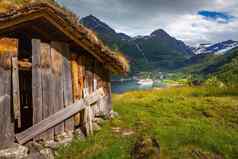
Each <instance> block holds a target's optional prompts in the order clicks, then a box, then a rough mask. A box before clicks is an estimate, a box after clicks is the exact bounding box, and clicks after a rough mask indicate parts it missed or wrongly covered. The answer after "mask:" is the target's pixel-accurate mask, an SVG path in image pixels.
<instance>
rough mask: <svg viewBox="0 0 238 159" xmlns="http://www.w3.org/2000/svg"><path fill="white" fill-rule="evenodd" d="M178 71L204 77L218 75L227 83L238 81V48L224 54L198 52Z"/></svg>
mask: <svg viewBox="0 0 238 159" xmlns="http://www.w3.org/2000/svg"><path fill="white" fill-rule="evenodd" d="M177 71H182V72H184V73H190V74H193V75H196V76H200V77H202V78H205V79H206V78H207V77H209V76H217V77H218V79H220V80H221V81H223V82H225V83H227V84H236V83H237V82H238V48H233V49H231V50H229V51H226V52H225V53H224V54H212V53H207V54H198V55H195V56H193V57H191V58H190V59H188V60H186V61H185V62H184V64H183V67H182V68H179V69H178V70H177Z"/></svg>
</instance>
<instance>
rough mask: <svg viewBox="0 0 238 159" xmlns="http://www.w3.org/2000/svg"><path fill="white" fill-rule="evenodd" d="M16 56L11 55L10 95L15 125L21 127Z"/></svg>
mask: <svg viewBox="0 0 238 159" xmlns="http://www.w3.org/2000/svg"><path fill="white" fill-rule="evenodd" d="M18 71H19V70H18V58H17V57H12V97H13V108H14V110H13V112H14V118H15V120H16V121H17V127H18V128H21V107H20V89H19V88H20V87H19V73H18Z"/></svg>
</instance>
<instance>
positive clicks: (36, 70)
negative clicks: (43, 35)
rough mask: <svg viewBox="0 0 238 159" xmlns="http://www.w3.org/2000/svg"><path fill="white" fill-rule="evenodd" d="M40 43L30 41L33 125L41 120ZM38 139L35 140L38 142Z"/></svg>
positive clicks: (35, 40) (34, 40)
mask: <svg viewBox="0 0 238 159" xmlns="http://www.w3.org/2000/svg"><path fill="white" fill-rule="evenodd" d="M40 43H41V41H40V40H39V39H33V40H32V104H33V125H35V124H37V123H39V122H40V121H41V120H42V119H43V106H42V103H43V102H42V81H41V67H40V61H41V59H40V52H41V50H40ZM38 139H39V138H35V140H38Z"/></svg>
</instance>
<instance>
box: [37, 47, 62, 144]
mask: <svg viewBox="0 0 238 159" xmlns="http://www.w3.org/2000/svg"><path fill="white" fill-rule="evenodd" d="M40 46H41V56H40V60H41V69H40V70H41V82H42V106H43V118H44V119H45V118H47V117H48V116H50V115H51V114H53V112H52V111H51V110H52V109H51V107H52V105H53V103H52V102H56V101H53V100H52V90H53V88H52V86H53V84H54V81H53V78H52V70H51V53H50V52H51V50H50V46H49V44H47V43H41V45H40ZM59 87H60V86H59ZM44 138H45V140H53V139H54V131H53V129H50V130H48V131H47V132H46V133H45V134H44Z"/></svg>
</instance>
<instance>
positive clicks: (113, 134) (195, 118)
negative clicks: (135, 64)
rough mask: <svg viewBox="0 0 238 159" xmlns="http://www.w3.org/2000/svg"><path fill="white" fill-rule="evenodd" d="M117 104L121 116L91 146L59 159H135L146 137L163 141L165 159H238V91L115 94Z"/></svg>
mask: <svg viewBox="0 0 238 159" xmlns="http://www.w3.org/2000/svg"><path fill="white" fill-rule="evenodd" d="M113 103H114V105H113V106H114V109H115V111H117V112H119V114H120V116H119V117H117V118H115V119H113V120H112V121H108V122H105V124H104V126H103V128H102V130H101V131H99V132H98V133H96V134H95V135H94V136H91V137H89V138H87V139H86V140H85V141H79V140H77V139H76V140H75V141H74V142H73V143H72V145H70V146H68V147H64V148H62V149H60V150H59V156H58V159H64V158H68V159H79V158H83V159H111V158H113V159H129V158H131V155H130V154H131V151H132V149H133V147H134V144H135V142H136V141H137V140H138V139H139V138H140V137H141V136H150V137H153V138H155V139H156V140H157V141H159V143H160V147H161V158H162V159H193V158H194V159H199V156H200V157H201V156H203V157H204V156H205V157H207V158H209V159H210V158H211V159H213V158H215V157H217V158H218V157H220V158H221V159H223V158H224V159H237V158H238V142H237V141H238V116H237V113H238V92H237V89H235V88H234V89H217V88H215V89H213V88H209V89H208V88H203V87H202V88H191V87H185V88H170V89H165V90H153V91H139V92H129V93H126V94H121V95H114V96H113ZM126 132H127V133H126ZM128 132H131V133H128Z"/></svg>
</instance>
